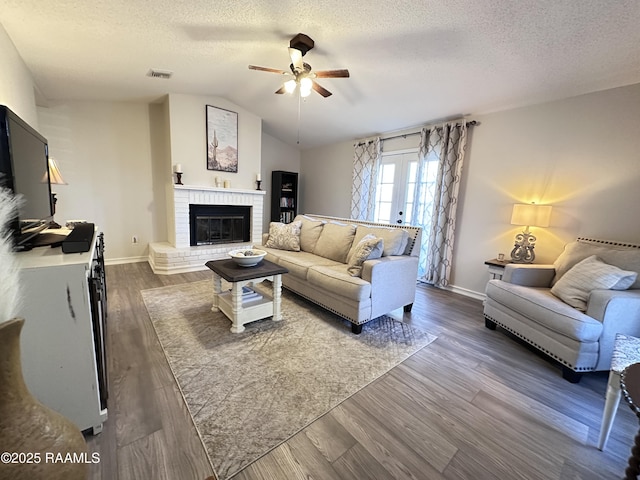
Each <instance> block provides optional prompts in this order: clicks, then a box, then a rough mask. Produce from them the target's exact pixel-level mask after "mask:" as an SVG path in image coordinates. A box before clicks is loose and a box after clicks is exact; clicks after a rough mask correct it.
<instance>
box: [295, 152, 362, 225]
mask: <svg viewBox="0 0 640 480" xmlns="http://www.w3.org/2000/svg"><path fill="white" fill-rule="evenodd" d="M352 164H353V142H352V141H347V142H341V143H337V144H335V145H329V146H327V147H322V148H315V149H313V150H305V151H303V152H302V156H301V166H300V171H301V179H302V180H301V182H300V191H301V192H302V197H301V202H300V203H301V205H302V207H303V209H304V210H303V213H317V214H324V215H333V216H336V217H349V216H350V215H351V167H352Z"/></svg>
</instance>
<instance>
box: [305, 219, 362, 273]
mask: <svg viewBox="0 0 640 480" xmlns="http://www.w3.org/2000/svg"><path fill="white" fill-rule="evenodd" d="M355 233H356V226H355V225H351V224H346V223H340V222H328V223H326V224H325V226H324V227H323V228H322V232H321V233H320V238H318V242H317V243H316V247H315V248H314V249H313V253H315V254H316V255H320V256H321V257H325V258H330V259H331V260H335V261H336V262H340V263H346V261H347V254H348V253H349V250H350V249H351V244H352V243H353V237H354V235H355Z"/></svg>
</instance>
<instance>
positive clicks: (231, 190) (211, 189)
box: [173, 185, 267, 195]
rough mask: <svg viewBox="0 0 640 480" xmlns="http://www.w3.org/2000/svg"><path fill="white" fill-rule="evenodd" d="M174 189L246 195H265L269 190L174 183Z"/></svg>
mask: <svg viewBox="0 0 640 480" xmlns="http://www.w3.org/2000/svg"><path fill="white" fill-rule="evenodd" d="M173 189H174V190H188V191H190V190H193V191H198V192H222V193H243V194H246V195H265V194H266V193H267V192H265V191H264V190H246V189H243V188H222V187H208V186H201V185H174V186H173Z"/></svg>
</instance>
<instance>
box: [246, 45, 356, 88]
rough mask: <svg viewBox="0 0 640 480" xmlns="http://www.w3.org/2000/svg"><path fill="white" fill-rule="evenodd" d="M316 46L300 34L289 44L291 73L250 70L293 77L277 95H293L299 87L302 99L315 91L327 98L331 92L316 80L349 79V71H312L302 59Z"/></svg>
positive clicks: (261, 68) (255, 68) (254, 67)
mask: <svg viewBox="0 0 640 480" xmlns="http://www.w3.org/2000/svg"><path fill="white" fill-rule="evenodd" d="M314 45H315V43H314V41H313V40H312V39H311V38H310V37H308V36H307V35H305V34H304V33H299V34H297V35H296V36H295V37H293V38H292V39H291V41H290V42H289V57H291V65H289V68H290V69H291V72H287V71H286V70H279V69H277V68H268V67H257V66H255V65H249V69H250V70H260V71H262V72H270V73H277V74H280V75H288V76H290V77H293V78H291V79H290V80H288V81H286V82H285V83H284V85H282V87H280V88H279V89H278V90H277V91H276V93H277V94H282V93H293V92H294V91H295V89H296V87H299V88H300V96H301V97H307V96H309V94H310V93H311V90H312V89H313V90H315V91H316V92H318V93H319V94H320V95H322V96H323V97H325V98H326V97H328V96H330V95H331V92H330V91H329V90H327V89H326V88H324V87H323V86H321V85H320V84H318V82H316V80H315V79H316V78H347V77H349V70H347V69H337V70H319V71H317V72H314V71H312V70H311V65H309V64H308V63H305V62H303V61H302V57H304V56H305V54H306V53H307V52H308V51H309V50H311V49H312V48H313V47H314Z"/></svg>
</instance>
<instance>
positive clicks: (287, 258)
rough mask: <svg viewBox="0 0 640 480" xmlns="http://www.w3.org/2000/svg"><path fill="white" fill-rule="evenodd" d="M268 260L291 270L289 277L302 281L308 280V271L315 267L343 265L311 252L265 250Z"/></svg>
mask: <svg viewBox="0 0 640 480" xmlns="http://www.w3.org/2000/svg"><path fill="white" fill-rule="evenodd" d="M265 250H266V252H267V256H266V257H265V258H266V259H267V260H269V261H270V262H273V263H277V264H278V265H280V266H282V267H285V268H286V269H287V270H289V273H288V274H287V275H294V276H296V277H298V278H300V279H301V280H306V279H307V270H308V269H309V267H312V266H314V265H327V266H331V265H341V264H340V263H338V262H336V261H335V260H330V259H328V258H324V257H319V256H318V255H314V254H313V253H309V252H290V251H286V250H277V249H265Z"/></svg>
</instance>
